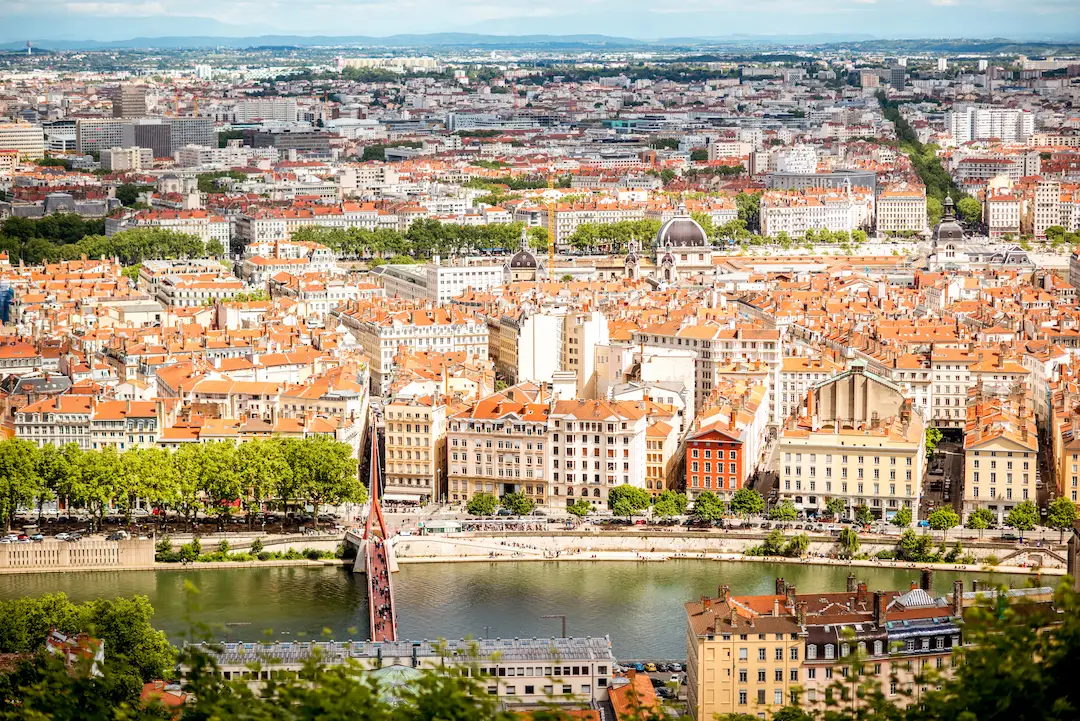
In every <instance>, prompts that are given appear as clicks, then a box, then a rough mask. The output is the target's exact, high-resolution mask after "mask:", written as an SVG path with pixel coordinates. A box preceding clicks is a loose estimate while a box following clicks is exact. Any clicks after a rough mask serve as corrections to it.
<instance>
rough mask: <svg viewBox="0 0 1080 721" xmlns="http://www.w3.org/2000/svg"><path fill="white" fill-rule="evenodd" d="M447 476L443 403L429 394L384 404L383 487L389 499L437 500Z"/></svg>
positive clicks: (444, 410)
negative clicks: (384, 472)
mask: <svg viewBox="0 0 1080 721" xmlns="http://www.w3.org/2000/svg"><path fill="white" fill-rule="evenodd" d="M445 479H446V405H445V404H444V403H443V402H442V400H440V399H438V398H433V397H431V396H422V397H419V398H397V399H395V400H393V401H391V402H390V403H389V404H387V406H386V490H385V492H384V494H383V498H385V499H386V500H389V501H413V502H426V501H433V500H438V498H439V496H440V494H441V493H442V491H441V488H442V485H443V481H444V480H445Z"/></svg>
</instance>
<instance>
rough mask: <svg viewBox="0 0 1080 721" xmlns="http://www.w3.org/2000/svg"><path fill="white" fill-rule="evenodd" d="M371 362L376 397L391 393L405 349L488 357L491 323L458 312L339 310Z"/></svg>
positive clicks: (440, 310) (434, 310) (338, 312)
mask: <svg viewBox="0 0 1080 721" xmlns="http://www.w3.org/2000/svg"><path fill="white" fill-rule="evenodd" d="M331 315H333V316H334V317H336V318H338V319H339V320H340V321H341V322H342V323H343V324H344V325H345V327H346V328H348V329H349V330H350V331H351V332H352V334H353V335H354V336H355V337H356V340H357V341H358V342H359V343H360V345H361V346H362V347H363V349H364V352H365V353H367V355H368V357H369V358H370V359H371V386H372V392H373V393H375V394H376V395H385V394H386V393H387V392H389V390H390V381H391V375H392V372H393V368H394V356H395V355H396V354H397V352H398V349H399V348H400V347H401V346H405V347H406V348H409V349H411V350H413V351H438V352H440V353H450V352H464V353H465V354H466V355H467V356H469V357H470V358H474V359H477V360H486V359H487V357H488V327H487V323H485V322H484V321H483V320H480V319H478V318H476V317H474V316H472V315H466V314H464V313H461V312H460V311H457V310H455V309H452V308H451V309H447V308H423V309H416V310H409V311H401V312H397V313H389V314H386V313H383V314H378V313H370V314H368V313H360V312H356V311H352V312H350V307H349V306H346V307H344V308H338V309H335V310H334V311H333V312H332V313H331Z"/></svg>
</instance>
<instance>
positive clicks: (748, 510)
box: [731, 488, 765, 516]
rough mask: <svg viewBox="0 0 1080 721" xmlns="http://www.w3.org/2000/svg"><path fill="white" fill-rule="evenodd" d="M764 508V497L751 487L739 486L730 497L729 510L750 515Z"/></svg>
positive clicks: (742, 514)
mask: <svg viewBox="0 0 1080 721" xmlns="http://www.w3.org/2000/svg"><path fill="white" fill-rule="evenodd" d="M764 510H765V499H764V498H762V497H761V494H760V493H758V492H757V491H755V490H753V489H752V488H740V489H739V490H737V491H735V494H734V495H733V496H732V497H731V512H732V513H737V514H739V515H741V516H751V515H754V514H756V513H761V512H762V511H764Z"/></svg>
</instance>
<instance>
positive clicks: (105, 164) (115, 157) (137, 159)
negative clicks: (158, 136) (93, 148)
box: [101, 147, 154, 171]
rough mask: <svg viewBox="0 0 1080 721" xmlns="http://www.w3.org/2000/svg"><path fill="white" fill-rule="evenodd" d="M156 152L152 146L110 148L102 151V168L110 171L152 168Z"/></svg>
mask: <svg viewBox="0 0 1080 721" xmlns="http://www.w3.org/2000/svg"><path fill="white" fill-rule="evenodd" d="M153 165H154V154H153V152H152V151H151V150H150V148H136V147H130V148H109V149H108V150H102V151H101V169H102V170H110V171H121V170H142V169H143V168H146V169H150V168H152V167H153Z"/></svg>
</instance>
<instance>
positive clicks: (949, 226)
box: [934, 196, 964, 242]
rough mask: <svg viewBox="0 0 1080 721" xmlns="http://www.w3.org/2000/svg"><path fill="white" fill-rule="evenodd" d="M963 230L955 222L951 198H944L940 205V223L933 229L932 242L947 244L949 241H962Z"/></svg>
mask: <svg viewBox="0 0 1080 721" xmlns="http://www.w3.org/2000/svg"><path fill="white" fill-rule="evenodd" d="M963 239H964V229H963V228H961V227H960V224H959V223H957V222H956V210H955V206H954V205H953V199H952V196H946V198H945V203H944V204H943V205H942V212H941V222H940V223H938V224H937V227H936V228H934V240H935V241H937V242H947V241H950V240H963Z"/></svg>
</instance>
